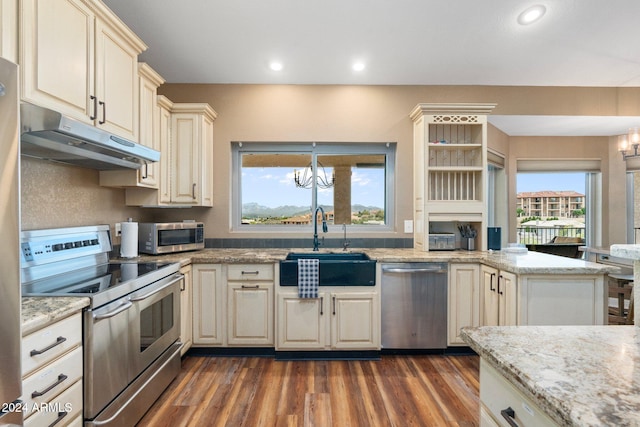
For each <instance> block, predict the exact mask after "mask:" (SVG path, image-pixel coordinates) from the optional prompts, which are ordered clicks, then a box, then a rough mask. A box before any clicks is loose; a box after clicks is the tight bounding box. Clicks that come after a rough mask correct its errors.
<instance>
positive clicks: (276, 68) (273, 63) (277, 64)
mask: <svg viewBox="0 0 640 427" xmlns="http://www.w3.org/2000/svg"><path fill="white" fill-rule="evenodd" d="M269 68H271V69H272V70H273V71H281V70H282V68H283V65H282V62H279V61H271V62H270V63H269Z"/></svg>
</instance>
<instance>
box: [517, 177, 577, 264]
mask: <svg viewBox="0 0 640 427" xmlns="http://www.w3.org/2000/svg"><path fill="white" fill-rule="evenodd" d="M587 176H588V174H585V173H581V172H571V173H559V172H553V173H549V172H544V173H543V172H538V173H533V172H532V173H518V176H517V203H518V205H517V208H516V213H517V216H518V218H517V224H518V225H517V239H518V240H517V241H518V243H523V244H525V245H527V247H528V248H529V249H530V250H534V251H539V252H547V253H553V254H555V255H563V256H570V257H580V256H581V255H582V254H581V252H580V251H579V246H581V245H584V244H585V242H586V238H587V235H588V233H587V231H588V230H587V225H588V222H587V221H586V218H587V209H586V206H585V203H584V200H585V194H586V183H587V181H588V180H587Z"/></svg>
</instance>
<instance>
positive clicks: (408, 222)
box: [404, 219, 413, 233]
mask: <svg viewBox="0 0 640 427" xmlns="http://www.w3.org/2000/svg"><path fill="white" fill-rule="evenodd" d="M404 232H405V233H413V220H412V219H405V220H404Z"/></svg>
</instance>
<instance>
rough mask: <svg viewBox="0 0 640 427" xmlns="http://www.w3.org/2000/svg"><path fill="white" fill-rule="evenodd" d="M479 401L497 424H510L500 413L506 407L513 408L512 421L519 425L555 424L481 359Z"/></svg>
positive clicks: (535, 426) (539, 425)
mask: <svg viewBox="0 0 640 427" xmlns="http://www.w3.org/2000/svg"><path fill="white" fill-rule="evenodd" d="M480 401H481V402H482V405H483V406H484V407H485V408H486V410H487V412H489V414H490V415H491V417H493V419H494V420H495V421H496V424H498V425H499V426H504V427H509V426H510V425H509V423H508V422H507V420H506V419H505V418H504V416H503V415H502V413H501V412H502V411H503V410H506V409H507V408H511V409H512V410H513V412H514V414H513V421H515V423H516V424H517V425H518V426H520V427H543V426H544V427H550V426H557V424H556V423H555V422H554V421H553V420H552V419H551V418H549V416H547V414H545V413H544V412H542V410H541V409H540V408H539V407H538V406H537V405H536V404H535V403H533V401H531V400H530V399H529V398H527V397H525V396H524V395H523V394H522V393H521V392H520V391H518V390H517V389H516V388H515V387H514V386H513V385H511V384H510V383H509V382H508V381H507V380H506V379H505V378H504V377H503V376H502V375H500V374H499V373H498V371H496V370H495V369H494V368H493V367H492V366H490V365H489V364H488V363H487V362H485V361H484V360H483V359H481V360H480Z"/></svg>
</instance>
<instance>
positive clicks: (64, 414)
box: [49, 411, 69, 427]
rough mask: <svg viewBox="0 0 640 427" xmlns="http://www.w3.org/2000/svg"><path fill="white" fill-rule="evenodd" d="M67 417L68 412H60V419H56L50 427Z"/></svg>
mask: <svg viewBox="0 0 640 427" xmlns="http://www.w3.org/2000/svg"><path fill="white" fill-rule="evenodd" d="M67 415H69V413H68V412H67V411H62V412H58V418H56V419H55V421H54V422H52V423H51V424H49V427H53V426H54V425H56V424H58V423H59V422H60V421H62V419H63V418H64V417H66V416H67Z"/></svg>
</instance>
